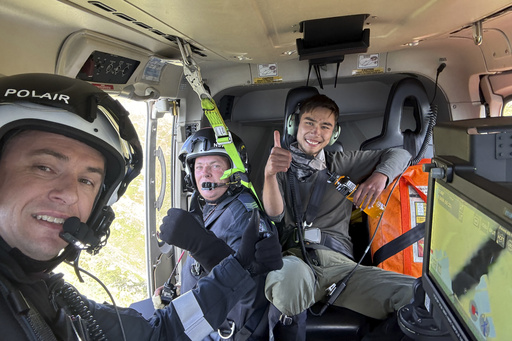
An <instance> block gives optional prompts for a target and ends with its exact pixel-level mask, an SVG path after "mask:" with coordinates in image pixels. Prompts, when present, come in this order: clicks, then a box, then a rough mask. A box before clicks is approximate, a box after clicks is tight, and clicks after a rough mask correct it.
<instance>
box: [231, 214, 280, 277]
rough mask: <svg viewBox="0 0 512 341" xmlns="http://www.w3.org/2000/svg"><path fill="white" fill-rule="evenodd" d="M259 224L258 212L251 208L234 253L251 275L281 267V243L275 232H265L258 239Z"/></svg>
mask: <svg viewBox="0 0 512 341" xmlns="http://www.w3.org/2000/svg"><path fill="white" fill-rule="evenodd" d="M259 226H260V213H259V211H258V210H253V211H252V216H251V219H250V220H249V225H247V228H246V230H245V232H244V235H243V236H242V241H241V244H240V247H239V248H238V252H237V253H236V254H235V258H236V259H237V260H238V262H239V263H240V265H242V267H244V268H245V269H247V270H249V272H250V273H251V274H252V275H260V274H264V273H267V272H269V271H272V270H279V269H281V268H282V267H283V258H282V256H281V243H279V238H278V237H277V233H268V232H265V235H266V236H267V237H266V238H263V239H261V240H260V230H259Z"/></svg>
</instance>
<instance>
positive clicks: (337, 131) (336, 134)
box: [329, 123, 341, 146]
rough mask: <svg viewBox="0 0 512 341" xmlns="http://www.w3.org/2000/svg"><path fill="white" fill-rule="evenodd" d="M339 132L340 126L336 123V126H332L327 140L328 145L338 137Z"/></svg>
mask: <svg viewBox="0 0 512 341" xmlns="http://www.w3.org/2000/svg"><path fill="white" fill-rule="evenodd" d="M340 134H341V126H340V125H339V124H338V123H336V126H335V127H334V130H333V132H332V135H331V139H330V140H329V146H332V145H333V144H334V143H335V142H336V141H337V140H338V137H340Z"/></svg>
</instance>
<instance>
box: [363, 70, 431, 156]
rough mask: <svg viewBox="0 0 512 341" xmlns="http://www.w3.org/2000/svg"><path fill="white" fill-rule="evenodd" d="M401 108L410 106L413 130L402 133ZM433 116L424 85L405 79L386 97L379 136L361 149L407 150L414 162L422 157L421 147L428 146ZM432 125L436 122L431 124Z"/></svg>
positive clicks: (367, 141) (402, 113)
mask: <svg viewBox="0 0 512 341" xmlns="http://www.w3.org/2000/svg"><path fill="white" fill-rule="evenodd" d="M404 104H407V105H412V106H413V116H414V121H415V123H416V128H415V129H414V130H410V129H407V130H405V131H404V132H402V130H401V127H400V123H401V121H402V119H403V118H402V115H404ZM432 118H433V117H432V112H431V109H430V104H429V101H428V97H427V93H426V91H425V88H424V86H423V84H422V83H421V82H420V81H419V80H418V79H416V78H404V79H401V80H399V81H397V82H395V83H394V84H393V86H392V87H391V91H390V93H389V97H388V102H387V104H386V111H385V113H384V122H383V126H382V132H381V134H380V135H378V136H376V137H373V138H371V139H368V140H366V141H364V142H363V143H362V144H361V147H360V149H361V150H365V149H386V148H396V147H398V148H403V149H406V150H407V151H408V152H409V153H410V154H411V155H412V156H413V159H417V158H418V157H422V156H423V155H419V154H422V153H424V152H425V150H424V148H422V147H423V146H424V145H425V146H428V144H431V143H432V142H431V136H430V135H431V132H430V133H429V131H431V128H432V127H431V125H432V121H431V119H432ZM434 123H435V121H434Z"/></svg>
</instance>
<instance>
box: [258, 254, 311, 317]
mask: <svg viewBox="0 0 512 341" xmlns="http://www.w3.org/2000/svg"><path fill="white" fill-rule="evenodd" d="M314 287H315V277H314V275H313V273H312V271H311V269H310V268H309V267H308V266H307V264H306V263H304V262H303V261H302V260H301V259H299V258H297V257H295V256H286V257H284V258H283V267H282V268H281V269H280V270H277V271H271V272H270V273H269V274H268V275H267V279H266V282H265V296H266V297H267V299H268V300H269V301H270V302H271V303H272V304H274V305H275V306H276V307H277V308H278V309H279V310H280V311H281V312H282V313H283V314H286V315H289V316H292V315H297V314H299V313H301V312H302V311H304V310H306V309H307V308H309V306H311V305H312V304H313V303H314Z"/></svg>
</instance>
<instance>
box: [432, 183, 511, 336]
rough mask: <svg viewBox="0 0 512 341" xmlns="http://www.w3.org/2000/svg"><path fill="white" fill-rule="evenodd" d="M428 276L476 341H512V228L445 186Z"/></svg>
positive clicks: (436, 211)
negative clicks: (511, 311) (511, 316)
mask: <svg viewBox="0 0 512 341" xmlns="http://www.w3.org/2000/svg"><path fill="white" fill-rule="evenodd" d="M433 195H434V198H433V201H432V222H431V234H430V246H429V260H428V275H429V277H430V279H431V280H432V281H433V282H434V283H435V285H436V286H437V290H438V291H439V292H440V293H441V294H442V296H443V300H442V301H444V302H445V303H446V304H447V307H445V309H449V310H451V311H452V313H453V314H454V315H455V316H456V317H457V318H458V320H459V321H460V322H461V323H462V324H463V326H461V327H462V329H463V330H464V331H465V332H466V333H467V334H468V336H469V337H471V338H472V339H475V340H510V339H511V338H512V322H511V320H510V315H509V312H510V309H511V306H512V233H511V224H510V223H507V222H504V221H501V220H500V219H499V218H498V217H496V216H494V215H493V214H491V213H490V212H488V211H487V210H486V209H485V208H483V207H481V206H480V205H478V204H477V203H476V202H473V200H471V199H470V198H467V197H464V196H463V195H461V193H459V192H458V191H456V190H455V189H452V188H451V187H450V186H447V185H445V184H444V183H443V182H439V181H438V182H436V183H435V187H434V191H433Z"/></svg>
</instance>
